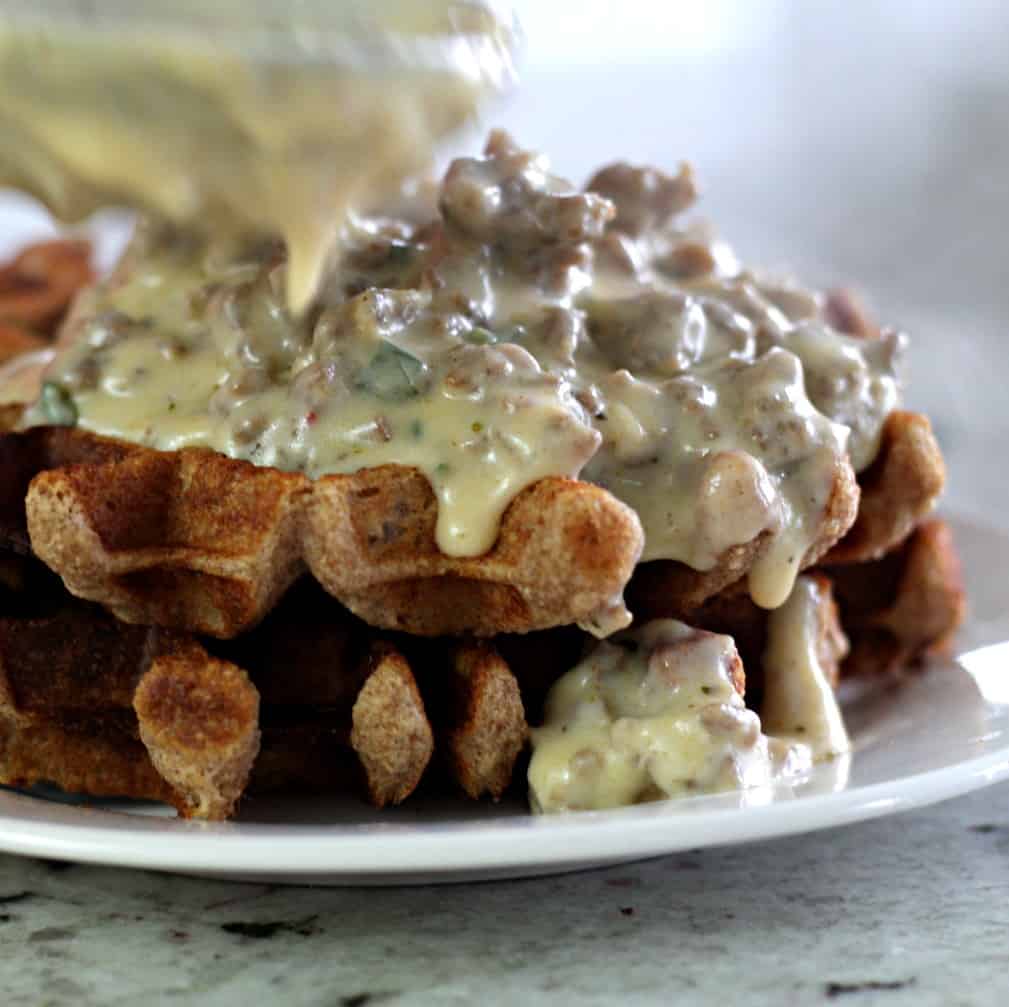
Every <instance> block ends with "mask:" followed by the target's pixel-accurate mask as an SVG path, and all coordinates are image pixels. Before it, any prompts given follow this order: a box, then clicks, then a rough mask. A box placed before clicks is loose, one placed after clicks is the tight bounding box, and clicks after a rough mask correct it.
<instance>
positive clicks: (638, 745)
mask: <svg viewBox="0 0 1009 1007" xmlns="http://www.w3.org/2000/svg"><path fill="white" fill-rule="evenodd" d="M819 591H820V588H819V587H818V586H817V584H816V583H815V582H814V581H812V580H811V579H809V578H806V577H800V578H799V579H798V581H797V582H796V586H795V589H794V590H793V592H792V595H791V596H790V598H789V600H788V601H787V602H786V604H785V605H784V606H782V607H781V608H779V609H778V610H777V611H775V612H772V613H770V615H769V617H768V618H769V626H768V635H769V643H768V649H767V653H766V655H765V658H764V662H763V663H764V671H765V676H766V679H767V685H766V689H767V696H766V698H765V702H764V708H763V710H762V713H763V721H764V722H763V728H762V726H761V718H760V717H758V715H757V714H756V713H754V712H753V711H752V710H749V709H747V708H746V706H745V704H744V702H743V698H742V696H741V695H740V693H739V692H738V691H737V689H736V688H735V685H734V684H733V670H734V668H736V667H737V666H738V656H737V654H736V648H735V645H734V644H733V642H732V639H731V638H730V637H728V636H720V635H716V634H714V633H707V632H704V631H702V630H696V629H691V628H690V627H689V626H686V625H684V624H683V623H680V622H675V621H673V620H657V621H654V622H650V623H646V624H645V625H643V626H641V627H639V628H636V629H633V630H629V631H627V632H624V633H621V634H619V635H617V636H615V637H612V638H611V639H610V640H604V641H600V642H599V643H597V644H595V645H594V647H593V649H592V651H591V652H590V653H589V655H588V656H587V657H586V658H585V659H584V660H583V661H582V662H581V663H580V664H578V665H577V666H576V667H575V668H574V669H573V670H571V671H569V672H568V673H567V674H565V675H564V676H563V677H562V678H561V679H559V680H558V682H557V683H556V684H555V685H554V686H553V688H552V689H551V691H550V694H549V696H548V698H547V702H546V708H545V717H544V724H543V726H542V727H538V728H534V729H533V731H532V746H533V756H532V760H531V762H530V764H529V772H528V782H529V794H530V802H531V804H532V806H533V809H534V810H536V811H539V812H553V811H577V810H592V809H600V808H612V807H618V806H621V805H627V804H636V803H640V802H643V801H650V800H659V799H663V798H670V797H684V796H689V795H692V794H702V793H712V792H717V791H724V790H734V789H743V788H748V787H754V786H763V785H767V784H770V783H773V782H774V781H775V780H788V779H791V778H794V777H796V776H798V775H800V774H802V773H804V772H805V771H807V770H808V769H809V768H810V766H811V765H812V764H813V762H814V761H816V760H820V759H824V758H829V757H831V756H833V755H837V754H840V753H842V752H845V751H847V750H848V747H849V745H848V738H847V734H846V733H845V730H844V725H843V722H842V720H841V713H840V709H839V707H838V705H837V701H836V699H835V697H834V694H833V691H832V690H831V688H830V686H829V684H828V683H827V679H826V675H825V673H824V669H823V667H822V666H821V664H820V661H819V658H818V656H817V647H818V643H817V641H818V614H817V613H818V611H819V605H820V604H821V601H822V599H821V598H820V596H819V594H818V592H819ZM765 731H766V732H767V733H765Z"/></svg>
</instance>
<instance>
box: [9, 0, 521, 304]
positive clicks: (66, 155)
mask: <svg viewBox="0 0 1009 1007" xmlns="http://www.w3.org/2000/svg"><path fill="white" fill-rule="evenodd" d="M21 6H22V9H21V10H20V11H18V12H17V13H12V12H7V13H5V14H4V16H3V18H2V19H0V133H2V135H3V138H4V142H3V145H2V147H0V181H2V182H3V183H6V184H10V185H14V186H17V187H19V188H23V189H26V190H27V191H29V192H32V193H33V194H35V195H37V196H38V197H39V198H40V199H42V200H43V202H45V203H46V204H47V206H48V207H49V208H50V209H51V210H52V211H53V212H54V213H55V214H57V215H58V216H61V217H62V218H63V219H67V220H77V219H80V218H82V217H84V216H86V215H87V214H89V213H91V212H92V211H93V210H96V209H98V208H100V207H103V206H108V205H115V204H119V205H126V206H130V207H137V208H141V209H145V210H148V211H151V212H154V213H156V214H158V215H160V216H162V217H163V218H165V219H167V220H171V221H174V222H175V223H177V224H179V225H182V226H185V227H187V228H189V229H191V230H197V231H200V232H202V233H204V234H210V233H220V232H224V233H233V234H239V233H245V234H258V233H266V234H280V235H283V236H284V238H285V239H286V243H287V247H288V253H289V262H290V266H289V270H288V275H287V279H286V284H287V298H288V303H289V304H290V306H291V308H292V309H293V310H294V311H295V312H296V313H298V312H301V311H302V310H304V309H305V308H306V307H307V306H308V305H309V303H310V302H311V300H312V298H313V297H314V295H315V293H316V291H317V289H318V286H319V283H320V281H321V277H322V273H323V267H324V263H325V261H326V258H327V256H328V255H329V254H330V252H331V251H332V250H333V248H334V246H335V245H336V244H337V243H338V241H339V236H340V230H341V228H342V226H343V222H344V219H345V217H346V214H347V212H348V210H349V208H350V207H351V206H354V207H360V206H365V205H367V204H368V203H369V202H370V201H372V200H373V199H374V198H375V197H376V196H378V195H382V194H386V193H388V192H390V191H395V189H396V188H397V187H398V185H399V183H401V182H402V180H403V179H404V178H405V177H406V176H407V175H408V174H410V173H412V172H416V171H418V170H419V169H422V168H424V167H425V166H426V165H427V164H428V163H429V161H430V158H431V155H432V152H433V149H434V147H435V145H436V144H437V142H438V141H439V140H441V139H442V138H443V137H444V136H446V135H447V134H449V133H451V132H453V131H454V130H456V129H457V128H458V127H459V126H460V125H461V124H463V123H464V122H467V121H469V120H471V119H472V118H473V116H474V113H475V111H476V109H477V106H478V105H479V104H480V103H481V102H482V101H483V100H484V99H485V98H486V97H487V96H488V95H489V94H491V93H494V92H496V91H498V90H500V89H501V87H502V86H504V85H505V84H507V83H508V82H509V81H510V79H511V77H512V73H513V71H512V64H511V56H512V49H513V46H514V38H513V32H512V25H511V22H510V21H509V20H506V19H503V18H501V17H498V16H497V15H496V14H495V13H494V11H493V10H492V9H491V8H490V7H489V6H485V5H483V4H480V3H477V2H472V3H464V2H459V0H424V2H417V0H383V2H382V3H369V2H367V0H345V2H343V3H341V4H326V3H322V2H315V3H312V2H308V3H304V2H303V3H299V4H291V5H290V6H289V9H288V10H287V11H286V13H284V14H283V16H277V17H274V18H272V19H271V18H268V17H264V13H265V12H264V11H262V10H259V9H257V8H256V7H250V6H249V5H245V4H238V3H229V4H224V5H222V4H219V3H218V4H211V3H197V2H195V0H186V2H184V3H180V4H174V5H172V8H173V9H172V16H171V17H169V18H167V20H166V19H164V15H162V17H161V18H160V19H159V17H158V16H157V13H156V12H152V11H150V10H145V8H144V5H139V6H135V5H129V4H127V5H110V4H80V5H68V6H67V8H66V10H64V12H63V16H62V17H61V18H59V19H56V20H54V19H52V17H51V14H50V16H49V17H47V16H46V11H35V10H33V9H32V8H31V6H30V5H21ZM48 6H49V7H50V9H51V7H52V5H48ZM281 10H282V7H280V6H278V12H279V11H281Z"/></svg>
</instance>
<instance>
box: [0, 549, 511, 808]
mask: <svg viewBox="0 0 1009 1007" xmlns="http://www.w3.org/2000/svg"><path fill="white" fill-rule="evenodd" d="M29 562H30V561H29ZM50 586H51V587H52V585H50ZM2 597H3V596H2V595H0V598H2ZM28 604H29V606H30V607H31V608H33V609H35V610H38V609H40V608H41V609H44V610H47V614H45V615H42V616H37V615H36V616H32V617H20V618H17V617H11V607H10V606H7V607H6V608H3V609H0V612H2V613H3V614H4V616H5V617H4V618H0V782H3V783H6V784H12V785H19V786H23V785H30V784H33V783H36V782H39V781H49V782H53V783H56V784H58V785H59V786H61V787H63V788H64V789H66V790H69V791H79V792H84V793H88V794H92V795H98V796H102V795H104V796H123V797H133V798H141V799H148V800H157V801H163V802H166V803H169V804H171V805H173V806H175V807H176V808H177V810H178V811H179V812H180V814H182V815H183V816H185V817H197V818H209V819H221V818H225V817H228V816H229V815H230V814H231V813H232V812H233V811H234V808H235V805H236V803H237V801H238V800H239V798H240V797H241V795H242V794H243V792H245V791H246V789H248V790H250V791H252V792H261V791H271V790H283V791H285V792H290V791H293V790H311V791H324V792H338V791H343V790H346V789H348V788H351V787H355V788H357V789H359V790H363V791H364V793H365V795H366V796H367V798H368V799H369V800H370V801H371V803H373V804H375V805H376V806H384V805H386V804H390V803H398V802H400V801H402V800H404V799H405V798H406V797H408V796H409V795H410V794H411V793H412V792H413V791H414V789H415V788H416V787H417V785H418V784H419V783H420V780H421V777H422V776H423V774H424V771H425V769H426V768H427V766H428V763H429V762H430V760H431V757H432V753H433V751H434V748H435V744H436V742H437V745H438V747H439V748H440V749H441V750H442V754H443V758H442V760H441V763H442V764H443V765H444V766H445V767H446V768H447V769H448V771H449V772H450V774H451V776H452V778H453V779H454V781H455V782H456V783H457V784H458V785H459V786H460V787H461V788H462V789H463V791H464V792H465V793H467V794H469V795H470V796H473V797H478V796H481V795H485V794H486V795H490V796H492V797H494V798H497V797H500V795H501V794H502V793H503V791H504V789H505V788H506V786H507V785H508V783H509V782H510V780H511V778H512V773H513V768H514V765H515V763H516V760H517V759H518V756H519V754H520V752H521V750H522V748H523V746H524V743H525V738H526V734H527V730H528V729H527V726H526V721H525V717H524V713H523V708H522V701H521V698H520V695H519V689H518V685H517V683H516V681H515V679H514V678H513V677H512V676H511V673H510V671H509V669H508V666H507V665H506V664H505V663H504V661H503V660H502V659H501V658H500V656H499V655H498V654H497V653H496V652H495V651H494V650H493V648H491V647H490V646H489V645H488V644H460V645H458V647H457V648H456V649H455V650H454V651H452V652H451V653H452V663H451V665H450V666H448V667H446V668H445V671H446V672H447V674H446V675H444V676H443V677H444V679H445V682H446V683H448V687H447V688H445V689H443V690H441V691H440V692H438V691H434V692H431V693H425V698H422V697H421V692H420V690H419V688H418V686H417V684H416V681H415V679H414V676H413V672H412V670H411V666H410V664H409V663H408V662H407V660H406V659H405V658H404V656H403V655H402V653H401V652H400V651H399V650H398V649H397V647H396V646H395V645H394V644H392V643H391V642H390V641H389V640H383V639H381V638H380V637H378V636H377V634H376V633H375V632H374V631H373V630H372V629H370V628H369V627H367V626H366V625H365V624H363V623H362V622H360V621H359V620H357V619H356V618H354V617H353V616H352V615H350V614H349V613H347V612H345V611H344V610H342V609H341V608H340V606H338V605H337V604H336V603H335V602H333V600H332V599H331V598H329V597H328V596H326V595H324V594H323V592H322V591H320V590H319V588H318V587H317V586H316V585H315V584H314V583H313V582H312V581H311V580H306V581H303V582H302V583H301V584H299V585H298V586H297V587H296V588H295V589H294V590H293V591H292V592H290V594H289V595H288V596H287V597H286V598H285V599H284V601H283V602H282V603H281V605H279V606H278V608H277V609H276V611H275V612H274V613H273V614H272V615H271V616H270V617H269V618H268V619H267V620H266V621H265V622H264V623H263V624H262V625H261V626H259V627H257V629H256V630H254V631H253V632H252V633H250V634H249V635H248V636H246V637H243V638H242V639H240V640H237V641H229V642H227V643H220V642H218V641H208V644H207V647H204V646H203V645H202V644H201V643H200V642H198V641H197V640H196V639H195V638H193V637H191V636H189V635H186V634H181V633H174V632H169V631H165V630H160V629H152V628H148V627H141V626H131V625H127V624H125V623H122V622H119V621H118V620H116V619H115V618H114V617H113V616H111V615H109V614H108V613H107V612H105V611H103V610H102V609H101V608H100V607H98V606H95V605H91V604H88V603H85V602H81V601H78V600H76V599H72V598H70V597H69V596H67V595H66V593H65V592H64V591H63V589H62V588H61V587H60V586H58V585H56V586H55V587H52V594H51V595H49V596H48V597H47V596H46V595H45V594H44V593H39V592H37V591H33V592H32V596H31V599H30V600H29V601H28ZM53 608H55V610H54V611H48V610H49V609H53ZM208 647H209V650H208ZM445 654H446V660H447V655H448V654H449V651H448V650H445ZM252 655H256V656H255V658H254V659H250V658H252ZM239 658H240V659H242V660H243V661H244V662H245V663H246V664H247V665H248V671H247V670H246V669H245V668H243V667H241V666H240V665H238V664H237V663H235V662H236V659H239ZM435 670H440V669H432V674H433V672H434V671H435ZM425 700H426V701H427V702H428V704H429V708H430V709H431V714H430V716H431V720H430V721H429V719H428V712H427V709H426V707H425ZM431 721H434V723H435V725H436V726H435V727H432V726H431Z"/></svg>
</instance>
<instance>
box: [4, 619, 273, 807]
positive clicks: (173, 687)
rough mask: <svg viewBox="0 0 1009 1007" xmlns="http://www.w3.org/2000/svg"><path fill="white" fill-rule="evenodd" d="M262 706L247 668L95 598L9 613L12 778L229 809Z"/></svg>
mask: <svg viewBox="0 0 1009 1007" xmlns="http://www.w3.org/2000/svg"><path fill="white" fill-rule="evenodd" d="M258 712H259V696H258V694H257V693H256V690H255V689H254V688H253V686H252V684H251V683H250V682H249V680H248V678H247V676H246V675H245V672H243V671H242V670H241V669H240V668H237V667H235V666H234V665H230V664H226V663H225V662H222V661H217V660H215V659H213V658H210V657H209V656H208V655H207V653H206V652H205V651H204V650H203V649H202V648H201V647H200V646H199V644H197V643H196V642H195V641H193V640H189V639H186V638H183V637H179V636H177V635H174V634H170V633H165V632H163V631H160V630H148V629H143V628H138V627H124V626H122V625H121V624H119V623H116V622H115V621H114V620H113V619H111V617H109V616H107V615H105V614H104V613H102V612H101V611H99V610H97V609H95V608H93V607H90V606H87V607H86V606H80V605H78V606H74V607H72V608H69V609H67V610H66V611H64V612H61V613H59V614H58V615H55V616H50V617H47V618H42V619H13V620H11V619H0V721H2V723H3V729H2V735H3V743H2V747H0V780H2V781H3V782H4V783H9V784H18V785H24V784H31V783H36V782H38V781H39V780H41V779H47V780H51V781H53V782H56V783H59V784H60V785H62V786H65V787H67V788H68V789H74V790H77V789H83V790H85V791H86V792H88V793H92V794H104V795H107V794H116V793H121V794H126V795H129V796H141V797H153V798H155V799H158V800H167V801H168V802H169V803H171V804H173V805H175V807H176V808H177V809H178V810H179V812H180V814H182V815H184V816H186V817H201V818H224V817H227V816H228V815H229V814H230V813H231V811H232V810H233V808H234V806H235V803H236V801H237V800H238V798H239V797H240V795H241V793H242V791H243V790H244V788H245V784H246V782H247V779H248V774H249V770H250V768H251V765H252V761H253V759H254V758H255V755H256V752H257V751H258V747H259V728H258ZM96 737H97V738H101V739H102V743H101V744H96V745H91V744H90V743H89V741H90V740H91V739H94V738H96ZM43 742H44V743H43ZM118 742H124V748H123V755H122V756H118V755H117V743H118ZM126 742H129V743H128V744H125V743H126ZM141 751H143V752H144V753H145V756H146V759H147V761H149V763H150V764H151V766H152V768H153V770H154V774H153V775H152V772H151V771H149V770H148V769H147V768H146V766H142V765H140V764H141V763H143V762H144V761H145V760H144V759H143V758H140V753H141ZM89 753H90V754H89ZM155 777H157V781H156V780H155Z"/></svg>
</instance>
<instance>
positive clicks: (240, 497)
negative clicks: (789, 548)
mask: <svg viewBox="0 0 1009 1007" xmlns="http://www.w3.org/2000/svg"><path fill="white" fill-rule="evenodd" d="M0 469H2V470H3V473H4V476H3V481H2V483H0V485H3V486H4V487H5V490H4V495H5V496H6V501H5V503H4V504H0V509H2V508H3V507H4V506H5V507H6V509H7V510H8V511H16V510H17V509H18V506H19V500H20V492H21V487H22V485H25V483H26V478H25V477H26V476H27V477H28V480H29V481H30V486H28V487H27V493H26V511H27V530H28V533H29V536H30V539H31V547H32V549H33V551H34V552H35V553H36V555H38V556H39V557H40V558H41V559H42V560H43V561H44V562H45V563H46V564H47V565H48V566H49V567H51V568H52V569H53V570H55V571H56V572H57V573H59V574H60V576H61V577H62V578H63V580H64V582H65V583H66V585H67V587H68V589H69V590H70V591H71V593H73V594H74V595H76V596H78V597H81V598H85V599H87V600H91V601H96V602H99V603H101V604H102V605H104V606H105V607H107V608H108V609H109V610H110V611H112V612H113V613H114V614H115V615H116V616H118V617H119V618H120V619H122V620H123V621H125V622H131V623H138V624H154V625H160V626H167V627H171V628H173V629H179V630H185V631H188V632H194V633H200V634H205V635H209V636H214V637H219V638H230V637H235V636H238V635H239V634H240V633H242V632H245V631H246V630H248V629H249V628H250V627H252V626H254V625H255V624H256V623H258V622H259V621H260V620H262V618H263V617H264V616H265V615H266V614H267V612H269V611H270V609H271V608H272V607H273V606H274V605H275V604H276V602H277V600H278V599H279V598H280V597H281V596H282V595H283V593H284V591H285V590H286V589H287V588H288V587H289V586H290V585H291V584H292V583H293V582H294V581H295V580H296V579H297V578H298V577H299V576H300V575H301V574H302V573H303V572H304V571H305V570H306V568H307V569H308V570H310V571H311V572H312V574H314V576H315V577H316V579H317V580H318V581H319V583H320V584H322V586H323V587H324V588H325V589H326V590H327V591H328V592H329V593H330V594H331V595H333V596H334V597H336V598H337V599H339V601H341V602H342V603H343V604H344V605H346V606H347V607H348V608H349V609H350V610H351V611H353V612H355V613H357V614H358V615H360V616H361V617H362V618H364V619H365V620H366V621H368V622H369V623H371V624H372V625H375V626H377V627H380V628H387V629H396V630H402V631H405V632H409V633H412V634H416V635H421V636H438V635H446V634H456V633H473V634H475V635H478V636H490V635H493V634H495V633H499V632H529V631H530V630H535V629H542V628H546V627H549V626H555V625H563V624H568V623H575V622H593V621H594V620H597V619H599V618H604V619H605V617H606V614H607V613H608V612H609V611H610V610H611V609H612V608H613V606H614V599H619V597H620V593H621V590H622V588H623V586H624V584H625V583H626V581H627V579H628V578H629V577H630V574H631V571H632V570H633V568H634V564H635V563H636V561H637V558H638V555H639V554H640V551H641V545H642V534H641V527H640V524H639V522H638V519H637V517H636V515H634V513H633V512H632V511H631V510H630V509H629V508H628V507H626V506H625V505H624V504H622V503H620V502H618V501H617V500H616V499H615V498H614V497H612V496H610V494H608V493H607V492H605V491H604V490H601V489H599V488H598V487H595V486H591V485H588V484H586V483H581V482H576V481H574V480H569V479H556V478H551V479H543V480H540V481H539V482H538V483H536V484H535V485H533V486H531V487H529V488H528V489H527V490H525V491H524V492H523V493H522V494H520V495H519V497H518V498H517V499H516V500H515V501H514V502H513V503H512V505H511V506H510V507H509V509H508V510H507V511H506V513H505V516H504V519H503V521H502V526H501V532H500V535H499V538H498V541H497V544H496V545H495V546H494V548H493V549H492V550H491V551H490V552H489V553H487V554H485V555H484V556H480V557H476V558H454V557H449V556H445V555H443V554H442V553H441V552H440V551H439V550H438V547H437V545H436V542H435V535H434V528H435V520H436V516H437V503H436V500H435V497H434V494H433V493H432V491H431V489H430V487H429V485H428V483H427V481H426V480H425V479H424V478H423V476H421V475H420V474H419V473H417V472H416V471H414V470H412V469H407V468H402V467H399V466H383V467H381V468H375V469H367V470H364V471H361V472H359V473H356V474H354V475H349V476H327V477H324V478H322V479H320V480H318V481H317V482H315V483H313V482H310V481H309V480H308V479H306V478H305V477H304V476H302V475H299V474H296V473H289V472H280V471H277V470H276V469H270V468H257V467H256V466H254V465H251V464H249V463H247V462H241V461H236V460H234V459H230V458H226V457H225V456H223V455H219V454H216V453H214V452H211V451H206V450H202V449H187V450H183V451H179V452H158V451H153V450H150V449H148V448H142V447H139V446H136V445H127V444H124V443H121V442H115V441H109V440H107V439H103V438H99V437H95V436H93V435H91V434H88V433H85V432H83V431H77V430H67V429H50V430H45V429H36V430H32V431H28V432H26V433H23V434H9V435H6V436H5V437H3V438H0ZM7 523H8V525H9V524H10V523H11V522H10V519H8V522H7ZM0 534H2V532H0Z"/></svg>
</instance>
